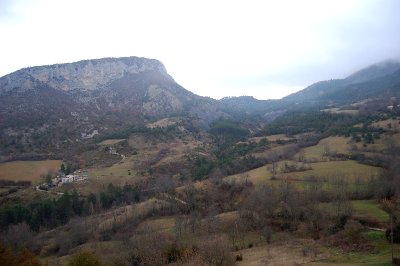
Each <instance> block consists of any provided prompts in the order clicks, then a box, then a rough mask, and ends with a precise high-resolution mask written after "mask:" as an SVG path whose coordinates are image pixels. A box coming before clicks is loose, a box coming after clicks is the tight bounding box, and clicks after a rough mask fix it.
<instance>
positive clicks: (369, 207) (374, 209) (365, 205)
mask: <svg viewBox="0 0 400 266" xmlns="http://www.w3.org/2000/svg"><path fill="white" fill-rule="evenodd" d="M351 206H352V207H353V210H354V215H355V216H357V217H366V218H371V219H374V220H377V221H379V222H387V221H389V214H388V213H387V212H385V211H384V210H382V209H381V208H380V205H379V203H377V202H376V201H375V200H353V201H351Z"/></svg>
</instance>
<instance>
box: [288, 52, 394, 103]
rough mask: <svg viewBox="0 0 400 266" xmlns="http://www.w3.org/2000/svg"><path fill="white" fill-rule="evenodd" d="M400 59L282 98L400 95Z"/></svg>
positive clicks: (345, 99) (332, 100)
mask: <svg viewBox="0 0 400 266" xmlns="http://www.w3.org/2000/svg"><path fill="white" fill-rule="evenodd" d="M399 94H400V62H398V61H394V60H388V61H384V62H381V63H378V64H374V65H372V66H369V67H367V68H364V69H362V70H360V71H357V72H356V73H354V74H352V75H350V76H348V77H347V78H345V79H334V80H328V81H320V82H317V83H314V84H312V85H310V86H308V87H307V88H305V89H304V90H301V91H299V92H296V93H293V94H291V95H289V96H287V97H285V98H283V99H282V102H286V103H289V102H292V103H307V104H310V103H313V104H327V103H330V104H348V103H351V102H354V101H359V100H363V99H367V98H375V97H391V96H400V95H399Z"/></svg>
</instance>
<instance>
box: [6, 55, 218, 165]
mask: <svg viewBox="0 0 400 266" xmlns="http://www.w3.org/2000/svg"><path fill="white" fill-rule="evenodd" d="M0 106H1V108H0V146H1V147H2V149H1V152H0V153H1V154H0V155H3V156H6V155H7V156H9V157H10V156H11V157H12V158H15V157H13V156H15V155H16V154H28V156H29V154H31V153H33V154H35V155H38V154H43V156H45V157H48V156H56V155H57V154H60V153H63V151H65V150H66V149H70V147H71V146H79V145H80V144H81V143H82V142H85V140H87V139H90V138H92V137H94V136H96V135H102V134H107V133H110V132H114V131H116V130H120V129H124V128H126V127H128V126H134V125H143V124H144V123H146V122H148V121H152V120H157V119H161V118H165V117H171V116H180V115H185V116H191V117H194V118H196V119H199V120H200V121H201V123H202V125H203V126H205V127H206V126H207V125H208V124H209V123H210V122H211V121H213V120H215V119H216V118H218V117H220V116H223V115H224V113H223V112H221V111H220V110H219V108H218V104H217V101H216V100H212V99H210V98H205V97H200V96H197V95H195V94H193V93H191V92H189V91H187V90H186V89H184V88H183V87H182V86H180V85H179V84H177V83H176V82H175V81H174V80H173V78H172V77H171V76H170V75H168V73H167V71H166V69H165V67H164V65H163V64H162V63H161V62H159V61H157V60H154V59H146V58H138V57H125V58H104V59H96V60H84V61H79V62H76V63H68V64H56V65H50V66H38V67H31V68H24V69H21V70H18V71H16V72H14V73H11V74H9V75H6V76H4V77H1V78H0Z"/></svg>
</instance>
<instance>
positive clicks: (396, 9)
mask: <svg viewBox="0 0 400 266" xmlns="http://www.w3.org/2000/svg"><path fill="white" fill-rule="evenodd" d="M399 14H400V1H399V0H334V1H331V0H324V1H321V0H302V1H299V0H297V1H296V0H292V1H289V0H280V1H278V0H276V1H268V0H264V1H255V0H247V1H244V0H243V1H235V0H230V1H229V0H228V1H225V0H214V1H209V0H201V1H195V0H168V1H166V0H143V1H136V0H131V1H122V0H112V1H109V0H108V1H102V0H97V1H96V0H93V1H91V0H85V1H84V0H66V1H63V0H0V36H2V37H1V41H0V48H1V49H0V76H3V75H6V74H8V73H11V72H13V71H16V70H18V69H21V68H23V67H29V66H37V65H49V64H56V63H67V62H74V61H79V60H83V59H95V58H103V57H124V56H140V57H148V58H155V59H158V60H160V61H161V62H162V63H163V64H164V65H165V67H166V69H167V71H168V73H169V74H170V75H171V76H172V77H173V78H174V79H175V81H177V82H178V83H179V84H180V85H182V86H183V87H185V88H186V89H188V90H190V91H192V92H194V93H196V94H198V95H201V96H209V97H212V98H215V99H220V98H222V97H226V96H242V95H249V96H254V97H255V98H257V99H278V98H281V97H284V96H286V95H288V94H290V93H293V92H296V91H298V90H301V89H303V88H305V87H307V86H308V85H310V84H312V83H314V82H317V81H320V80H327V79H332V78H344V77H346V76H348V75H349V74H351V73H352V72H354V71H356V70H359V69H360V68H363V67H366V66H368V65H370V64H373V63H376V62H380V61H383V60H386V59H391V58H394V59H400V15H399Z"/></svg>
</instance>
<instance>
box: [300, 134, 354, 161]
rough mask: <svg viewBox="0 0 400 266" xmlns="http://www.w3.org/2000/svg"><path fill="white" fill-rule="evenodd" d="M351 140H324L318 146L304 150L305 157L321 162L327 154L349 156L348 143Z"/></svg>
mask: <svg viewBox="0 0 400 266" xmlns="http://www.w3.org/2000/svg"><path fill="white" fill-rule="evenodd" d="M349 140H350V138H345V137H328V138H325V139H322V140H321V141H320V142H319V143H318V144H317V145H315V146H311V147H307V148H304V149H303V151H304V155H305V157H306V158H307V159H317V160H320V159H322V157H323V156H324V154H325V153H326V152H337V153H343V154H348V153H349V150H348V147H349V146H348V142H349Z"/></svg>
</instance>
